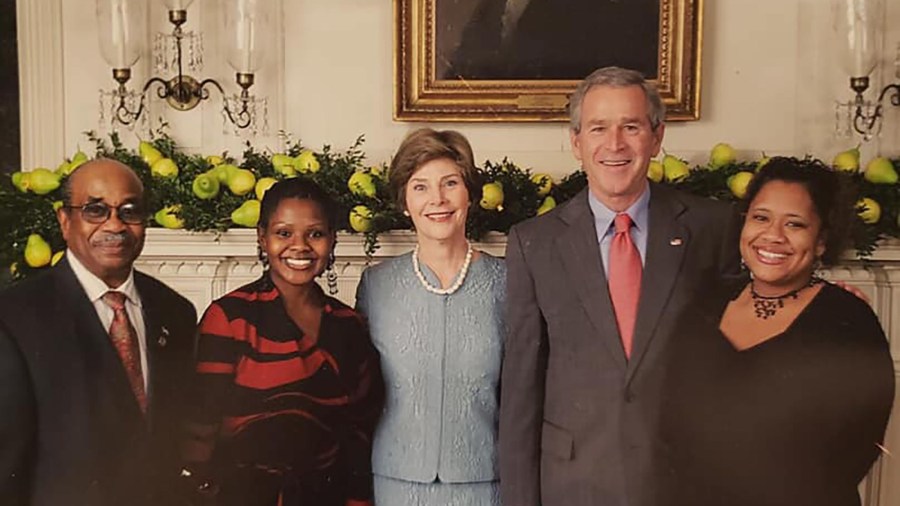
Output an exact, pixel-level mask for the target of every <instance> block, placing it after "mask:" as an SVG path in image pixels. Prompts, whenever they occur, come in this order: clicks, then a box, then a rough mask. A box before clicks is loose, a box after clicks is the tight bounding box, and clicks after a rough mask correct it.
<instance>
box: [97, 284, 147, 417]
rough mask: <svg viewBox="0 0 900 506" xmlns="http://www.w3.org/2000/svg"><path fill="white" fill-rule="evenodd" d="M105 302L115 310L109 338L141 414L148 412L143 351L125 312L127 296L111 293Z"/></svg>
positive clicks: (108, 293) (105, 296)
mask: <svg viewBox="0 0 900 506" xmlns="http://www.w3.org/2000/svg"><path fill="white" fill-rule="evenodd" d="M103 302H105V303H106V305H107V306H109V307H110V308H111V309H112V310H113V321H112V325H110V326H109V338H110V339H111V340H112V343H113V346H115V347H116V351H118V352H119V358H120V359H122V365H123V366H124V367H125V373H126V374H127V375H128V382H129V383H130V384H131V391H132V392H134V397H135V398H136V399H137V402H138V405H140V407H141V412H143V413H146V412H147V394H146V393H145V392H144V376H143V375H142V374H141V349H140V346H139V345H138V338H137V332H135V330H134V326H133V325H132V324H131V320H129V319H128V312H127V311H125V294H124V293H122V292H113V291H109V292H106V293H105V294H103Z"/></svg>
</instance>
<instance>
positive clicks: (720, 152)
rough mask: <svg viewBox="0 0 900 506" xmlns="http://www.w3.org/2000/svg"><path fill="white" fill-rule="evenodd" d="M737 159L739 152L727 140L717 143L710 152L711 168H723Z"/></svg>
mask: <svg viewBox="0 0 900 506" xmlns="http://www.w3.org/2000/svg"><path fill="white" fill-rule="evenodd" d="M735 160H737V152H736V151H735V150H734V148H733V147H731V144H728V143H725V142H720V143H718V144H716V145H715V146H713V148H712V150H711V151H710V152H709V168H710V169H712V170H717V169H721V168H722V167H724V166H726V165H730V164H732V163H734V161H735Z"/></svg>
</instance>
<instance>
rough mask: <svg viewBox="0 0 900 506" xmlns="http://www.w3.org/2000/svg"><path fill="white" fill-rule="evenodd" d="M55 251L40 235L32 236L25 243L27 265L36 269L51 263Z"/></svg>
mask: <svg viewBox="0 0 900 506" xmlns="http://www.w3.org/2000/svg"><path fill="white" fill-rule="evenodd" d="M52 256H53V251H52V250H51V249H50V245H49V244H47V241H45V240H44V238H43V237H41V236H40V235H39V234H31V235H29V236H28V241H27V242H26V243H25V263H26V264H28V266H29V267H33V268H35V269H37V268H39V267H43V266H45V265H47V264H49V263H50V259H51V258H52Z"/></svg>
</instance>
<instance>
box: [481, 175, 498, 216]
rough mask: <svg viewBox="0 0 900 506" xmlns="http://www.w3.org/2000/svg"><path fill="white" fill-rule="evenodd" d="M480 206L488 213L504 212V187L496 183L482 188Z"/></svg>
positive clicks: (487, 184)
mask: <svg viewBox="0 0 900 506" xmlns="http://www.w3.org/2000/svg"><path fill="white" fill-rule="evenodd" d="M478 204H479V205H480V206H481V208H482V209H486V210H488V211H503V186H502V185H501V184H500V183H498V182H496V181H494V182H493V183H485V185H484V186H482V187H481V201H480V202H479V203H478Z"/></svg>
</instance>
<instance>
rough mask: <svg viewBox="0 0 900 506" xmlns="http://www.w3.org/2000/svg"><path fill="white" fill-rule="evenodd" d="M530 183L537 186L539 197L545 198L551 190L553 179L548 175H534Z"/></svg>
mask: <svg viewBox="0 0 900 506" xmlns="http://www.w3.org/2000/svg"><path fill="white" fill-rule="evenodd" d="M531 182H532V183H534V184H535V185H537V187H538V196H539V197H546V196H547V195H549V194H550V190H552V189H553V178H552V177H550V175H549V174H535V175H533V176H531Z"/></svg>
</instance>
